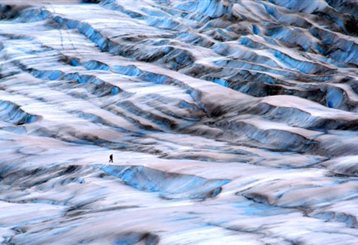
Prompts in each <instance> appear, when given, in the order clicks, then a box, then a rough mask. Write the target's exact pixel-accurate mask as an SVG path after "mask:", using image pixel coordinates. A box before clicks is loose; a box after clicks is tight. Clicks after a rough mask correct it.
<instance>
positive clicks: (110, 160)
mask: <svg viewBox="0 0 358 245" xmlns="http://www.w3.org/2000/svg"><path fill="white" fill-rule="evenodd" d="M109 163H113V154H111V155H109Z"/></svg>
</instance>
